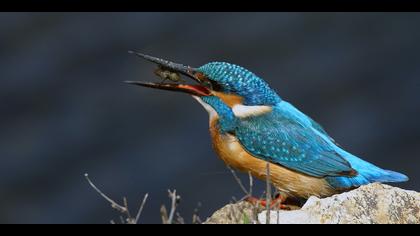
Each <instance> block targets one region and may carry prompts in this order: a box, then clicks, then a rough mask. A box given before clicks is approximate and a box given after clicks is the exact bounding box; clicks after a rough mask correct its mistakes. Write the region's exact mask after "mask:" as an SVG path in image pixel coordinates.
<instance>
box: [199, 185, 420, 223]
mask: <svg viewBox="0 0 420 236" xmlns="http://www.w3.org/2000/svg"><path fill="white" fill-rule="evenodd" d="M266 216H267V212H266V211H265V210H263V209H258V208H256V207H254V206H253V205H251V204H249V203H247V202H239V203H235V204H229V205H227V206H225V207H223V208H222V209H220V210H218V211H216V212H215V213H214V214H213V215H212V216H211V217H210V218H208V219H207V221H206V222H205V223H208V224H212V223H213V224H247V223H254V224H255V223H257V224H258V223H261V224H265V223H266ZM269 222H270V223H271V224H420V193H418V192H415V191H408V190H404V189H400V188H396V187H392V186H389V185H385V184H379V183H374V184H369V185H365V186H362V187H360V188H357V189H355V190H352V191H349V192H345V193H342V194H337V195H334V196H331V197H328V198H323V199H319V198H317V197H311V198H309V199H308V201H307V202H306V203H305V204H304V206H303V207H302V208H301V209H297V210H275V211H274V210H271V211H270V217H269Z"/></svg>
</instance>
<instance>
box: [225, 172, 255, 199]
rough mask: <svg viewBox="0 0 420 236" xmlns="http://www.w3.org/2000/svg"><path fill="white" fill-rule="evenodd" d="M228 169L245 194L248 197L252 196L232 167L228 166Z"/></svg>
mask: <svg viewBox="0 0 420 236" xmlns="http://www.w3.org/2000/svg"><path fill="white" fill-rule="evenodd" d="M227 168H228V169H229V170H230V172H231V173H232V175H233V177H234V178H235V180H236V182H237V183H238V184H239V187H241V189H242V191H243V192H244V193H245V195H246V196H250V195H249V192H248V191H247V190H246V188H245V186H244V185H243V184H242V181H241V179H240V178H239V177H238V175H237V174H236V172H235V171H234V170H233V169H232V167H230V166H227Z"/></svg>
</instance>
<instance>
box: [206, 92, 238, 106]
mask: <svg viewBox="0 0 420 236" xmlns="http://www.w3.org/2000/svg"><path fill="white" fill-rule="evenodd" d="M213 95H214V96H217V97H219V98H220V99H221V100H222V101H223V102H224V103H226V105H228V106H229V107H230V108H232V107H233V106H235V105H237V104H242V101H243V98H242V97H241V96H238V95H234V94H226V93H221V92H214V91H213Z"/></svg>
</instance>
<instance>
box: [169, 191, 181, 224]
mask: <svg viewBox="0 0 420 236" xmlns="http://www.w3.org/2000/svg"><path fill="white" fill-rule="evenodd" d="M168 193H169V197H170V198H171V199H172V203H171V211H170V213H169V218H168V224H172V222H173V219H174V215H175V211H176V205H177V201H178V200H179V196H178V195H176V189H174V190H173V191H172V192H171V190H169V189H168Z"/></svg>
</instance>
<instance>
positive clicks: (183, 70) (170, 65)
mask: <svg viewBox="0 0 420 236" xmlns="http://www.w3.org/2000/svg"><path fill="white" fill-rule="evenodd" d="M129 53H132V54H135V55H137V56H139V57H141V58H143V59H146V60H148V61H150V62H153V63H155V64H157V65H158V66H159V67H161V68H163V69H167V70H170V71H171V72H176V73H180V74H182V75H185V76H187V77H189V78H191V79H193V80H194V81H196V82H198V84H196V85H190V84H178V83H162V82H161V83H152V82H144V81H125V83H128V84H134V85H138V86H143V87H149V88H155V89H162V90H170V91H178V92H184V93H188V94H191V95H195V96H208V95H210V94H211V91H210V89H209V88H208V87H207V86H206V85H205V84H208V80H207V79H206V78H205V77H204V76H203V75H202V74H201V73H200V72H198V71H197V69H195V68H192V67H189V66H184V65H182V64H179V63H174V62H171V61H167V60H164V59H160V58H157V57H152V56H149V55H146V54H143V53H139V52H134V51H129Z"/></svg>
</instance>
